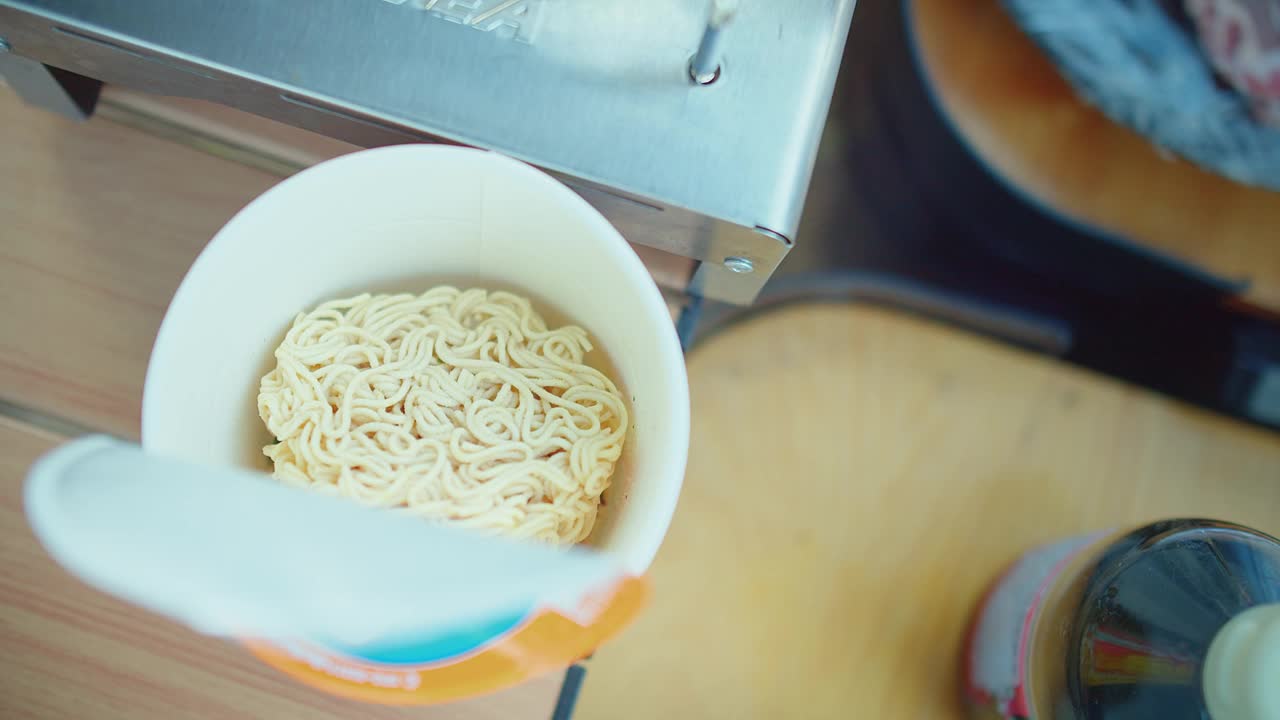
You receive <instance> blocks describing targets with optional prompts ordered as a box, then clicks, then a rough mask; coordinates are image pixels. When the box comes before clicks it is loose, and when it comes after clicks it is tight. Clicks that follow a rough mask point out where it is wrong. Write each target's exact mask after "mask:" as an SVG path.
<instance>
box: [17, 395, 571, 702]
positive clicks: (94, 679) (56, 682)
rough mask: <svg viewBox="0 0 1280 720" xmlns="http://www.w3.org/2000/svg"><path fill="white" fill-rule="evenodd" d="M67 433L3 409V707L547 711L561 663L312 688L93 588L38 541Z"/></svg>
mask: <svg viewBox="0 0 1280 720" xmlns="http://www.w3.org/2000/svg"><path fill="white" fill-rule="evenodd" d="M61 440H62V438H60V437H57V436H55V435H52V434H50V433H47V432H43V431H40V430H36V429H35V428H32V427H29V426H25V425H22V424H20V423H17V422H15V421H12V420H9V419H7V418H4V417H0V567H3V568H5V572H4V573H0V716H4V717H7V718H10V717H11V718H33V719H35V718H39V719H40V720H46V719H49V720H51V719H53V718H77V719H79V718H88V717H92V718H95V720H110V719H112V718H120V719H122V720H124V719H126V718H127V719H128V720H148V719H154V720H172V719H173V718H185V717H190V718H247V717H271V718H300V717H306V718H333V719H334V720H337V719H338V718H343V719H344V720H346V719H349V718H440V719H441V720H445V719H449V720H499V719H502V720H507V719H509V718H529V719H531V720H532V719H535V718H536V719H538V720H547V719H548V718H550V717H551V714H552V710H553V708H554V707H555V703H556V700H557V698H558V696H559V692H560V685H561V682H562V677H563V676H562V674H561V673H552V674H550V675H547V676H544V677H542V678H540V679H538V680H535V681H533V682H531V683H528V684H526V685H523V686H521V687H518V688H514V689H511V690H507V691H505V692H503V693H499V694H496V695H492V696H489V697H485V698H482V699H478V700H471V701H466V702H461V703H454V704H450V705H446V706H441V707H437V708H416V709H415V708H386V707H381V706H375V705H364V704H358V703H354V702H349V701H346V700H340V699H337V698H333V697H331V696H328V695H325V694H322V693H319V692H317V691H314V690H311V689H310V688H307V687H305V686H303V685H300V684H298V683H296V682H294V681H293V680H291V679H289V678H287V677H285V676H284V675H282V674H280V673H277V672H276V671H275V670H272V669H270V668H268V667H266V666H265V665H262V664H261V663H259V662H258V661H257V660H256V659H254V658H253V657H252V656H251V655H250V654H249V653H248V651H246V650H243V649H241V648H240V647H238V646H236V645H235V644H233V643H230V642H225V641H221V640H217V639H213V638H208V637H204V636H202V635H197V634H196V633H194V632H192V631H190V630H187V629H186V628H185V627H181V626H179V625H177V624H174V623H171V622H168V621H166V620H163V619H161V618H158V617H157V616H155V615H152V614H150V613H147V612H145V611H143V610H140V609H138V608H135V607H132V606H130V605H126V604H125V603H122V602H119V601H117V600H115V599H113V598H110V597H107V596H106V595H103V594H101V593H98V592H96V591H94V590H91V589H89V588H87V587H85V586H84V585H82V584H81V583H79V582H78V581H77V580H75V579H73V578H72V577H71V576H70V575H68V574H67V573H66V572H64V571H63V570H62V569H61V568H60V567H58V566H57V565H56V564H55V563H54V562H53V560H52V559H51V558H49V556H48V555H47V554H45V552H44V550H43V549H42V548H41V547H40V546H39V544H38V543H37V542H36V539H35V537H34V536H33V535H32V534H31V531H30V529H29V528H28V527H27V523H26V518H25V516H24V515H23V511H22V478H23V477H24V475H25V474H26V471H27V467H28V466H29V465H30V463H31V461H32V460H34V459H35V458H36V457H37V456H38V455H39V454H40V453H42V452H44V451H46V450H48V449H50V448H52V447H53V446H54V445H56V444H57V443H59V442H61Z"/></svg>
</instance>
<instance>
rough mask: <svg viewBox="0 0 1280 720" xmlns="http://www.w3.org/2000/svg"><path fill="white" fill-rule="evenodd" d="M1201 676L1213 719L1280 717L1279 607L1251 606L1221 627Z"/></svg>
mask: <svg viewBox="0 0 1280 720" xmlns="http://www.w3.org/2000/svg"><path fill="white" fill-rule="evenodd" d="M1203 677H1204V680H1203V683H1204V685H1203V687H1204V698H1205V703H1206V705H1207V706H1208V710H1209V716H1210V717H1212V718H1213V720H1274V719H1275V718H1280V603H1273V604H1269V605H1259V606H1257V607H1253V608H1250V609H1248V610H1245V611H1244V612H1242V613H1240V614H1239V615H1236V616H1235V617H1233V618H1231V620H1229V621H1228V622H1227V624H1226V625H1223V626H1222V629H1221V630H1219V631H1218V634H1217V635H1215V636H1214V638H1213V642H1212V643H1211V644H1210V645H1209V654H1208V656H1207V657H1206V658H1205V662H1204V676H1203Z"/></svg>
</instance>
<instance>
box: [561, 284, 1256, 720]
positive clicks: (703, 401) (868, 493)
mask: <svg viewBox="0 0 1280 720" xmlns="http://www.w3.org/2000/svg"><path fill="white" fill-rule="evenodd" d="M689 373H690V383H691V388H692V394H693V437H692V443H691V446H690V450H691V456H690V464H689V471H688V474H687V478H686V480H685V486H684V492H683V494H682V495H681V498H680V506H679V508H678V510H677V512H676V516H675V519H674V522H673V524H672V527H671V531H670V534H669V535H668V536H667V539H666V542H665V544H664V545H663V547H662V549H661V550H660V551H659V553H658V557H657V560H656V562H655V564H654V566H653V569H652V579H653V585H654V589H655V593H654V602H653V605H652V606H651V607H650V608H649V609H648V610H647V611H646V612H645V614H643V615H642V616H641V618H640V619H639V621H638V623H637V625H636V626H635V627H633V628H631V629H630V630H628V631H627V632H626V633H625V634H624V635H623V636H622V637H620V638H619V639H618V640H617V641H615V642H613V643H611V644H610V645H608V646H607V647H605V648H603V649H602V650H601V651H600V652H599V653H597V654H596V656H595V658H594V659H593V660H592V665H591V681H590V682H589V683H587V684H586V685H585V687H584V688H583V694H582V699H581V702H580V705H579V713H578V716H579V717H580V718H582V720H593V719H595V718H611V719H617V720H627V719H629V718H636V719H637V720H639V719H644V720H648V719H650V718H683V717H689V718H701V717H717V718H721V717H723V718H736V719H738V720H746V719H749V718H780V717H804V718H877V719H885V720H891V719H893V718H902V719H903V720H906V719H908V718H910V719H912V720H914V719H916V718H934V719H945V718H956V719H957V720H959V719H960V718H964V717H966V715H965V713H964V712H963V710H962V708H961V706H960V691H959V687H958V678H959V665H958V663H959V658H960V646H961V641H962V638H963V636H964V632H965V629H966V624H967V622H968V619H969V617H970V614H971V613H972V612H973V611H974V608H975V606H976V604H977V602H978V600H979V596H980V594H981V593H982V592H983V590H984V589H985V588H986V586H987V585H988V583H990V582H991V581H992V580H993V579H994V578H995V577H996V575H997V574H998V573H999V572H1000V570H1001V569H1002V568H1003V567H1004V566H1005V565H1006V564H1007V563H1009V562H1010V561H1011V560H1012V559H1013V558H1014V557H1015V556H1016V555H1017V554H1019V553H1020V552H1021V551H1023V550H1025V549H1028V548H1029V547H1031V546H1033V545H1035V544H1037V543H1041V542H1045V541H1049V540H1053V539H1055V538H1061V537H1066V536H1070V535H1073V534H1079V533H1083V532H1086V531H1092V530H1097V529H1101V528H1107V527H1117V526H1127V525H1131V524H1136V523H1139V522H1142V521H1145V520H1152V519H1157V518H1166V517H1176V516H1200V517H1203V516H1208V517H1219V518H1221V519H1226V520H1235V521H1237V522H1242V523H1244V524H1247V525H1251V526H1253V527H1257V528H1259V529H1261V530H1263V531H1267V532H1271V533H1280V503H1277V502H1276V493H1277V491H1278V490H1280V470H1278V468H1280V435H1276V434H1274V433H1268V432H1264V431H1261V430H1258V429H1255V428H1252V427H1249V426H1245V425H1240V424H1237V423H1234V422H1232V421H1229V420H1225V419H1223V418H1221V417H1218V416H1213V415H1209V414H1206V413H1201V412H1199V411H1196V410H1193V409H1189V408H1187V407H1185V406H1182V405H1179V404H1177V403H1175V402H1173V401H1171V400H1168V399H1166V398H1163V397H1161V396H1157V395H1153V394H1150V393H1147V392H1145V391H1141V390H1137V389H1134V388H1132V387H1129V386H1126V385H1122V384H1119V383H1116V382H1113V381H1110V380H1107V379H1104V378H1100V377H1098V376H1095V375H1091V374H1088V373H1085V372H1082V371H1079V370H1077V369H1074V368H1072V367H1069V366H1065V365H1061V364H1058V363H1055V362H1053V361H1050V360H1046V359H1044V358H1043V357H1040V356H1035V355H1029V354H1024V353H1021V352H1017V351H1014V350H1011V349H1009V348H1007V347H1005V346H1003V345H999V344H996V343H993V342H990V341H986V340H982V339H979V338H975V337H972V336H969V335H965V334H962V333H959V332H957V331H955V330H951V329H947V328H943V327H941V326H937V325H932V324H928V323H925V322H923V321H919V320H915V319H912V318H910V317H908V316H904V315H899V314H895V313H892V312H888V311H882V310H876V309H871V308H865V307H854V306H798V307H791V308H787V309H781V310H777V311H774V312H772V313H770V314H767V315H764V316H761V317H757V318H755V319H752V320H749V321H746V322H745V323H744V324H742V325H738V326H735V327H733V328H730V329H728V330H726V331H725V332H724V334H721V335H718V336H715V337H713V338H711V339H710V340H708V341H707V343H706V344H705V345H704V346H701V347H698V348H695V350H694V351H693V353H692V354H691V356H690V358H689Z"/></svg>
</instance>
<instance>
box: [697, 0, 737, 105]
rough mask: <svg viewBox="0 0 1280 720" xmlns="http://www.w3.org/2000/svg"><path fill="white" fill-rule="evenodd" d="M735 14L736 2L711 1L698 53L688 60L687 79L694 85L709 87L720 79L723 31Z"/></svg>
mask: <svg viewBox="0 0 1280 720" xmlns="http://www.w3.org/2000/svg"><path fill="white" fill-rule="evenodd" d="M737 12H738V0H712V2H711V11H710V13H709V15H708V17H707V26H706V28H704V29H703V31H702V40H701V41H700V42H699V43H698V52H696V53H694V55H693V57H692V58H690V59H689V77H690V79H692V80H693V81H694V82H695V83H697V84H699V85H710V84H711V83H713V82H715V81H716V80H719V79H720V67H721V64H722V63H721V54H722V52H723V48H724V31H725V28H726V27H727V26H728V25H729V22H730V21H731V20H733V16H734V15H735V14H737Z"/></svg>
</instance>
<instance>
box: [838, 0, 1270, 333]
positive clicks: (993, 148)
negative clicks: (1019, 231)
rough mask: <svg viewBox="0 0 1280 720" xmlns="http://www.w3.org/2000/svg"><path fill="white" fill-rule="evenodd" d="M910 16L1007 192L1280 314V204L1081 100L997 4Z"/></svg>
mask: <svg viewBox="0 0 1280 720" xmlns="http://www.w3.org/2000/svg"><path fill="white" fill-rule="evenodd" d="M866 2H895V3H896V2H898V0H866ZM911 7H912V12H911V22H912V26H913V27H914V28H915V32H916V36H917V39H918V46H919V48H920V54H921V57H922V60H923V62H924V64H925V66H926V70H927V73H928V75H929V77H930V79H931V81H932V84H933V86H934V88H935V90H936V91H937V95H938V97H939V99H940V100H941V102H942V105H943V108H944V110H945V111H946V113H947V114H948V115H949V116H950V117H951V119H952V120H953V121H954V123H955V124H956V126H957V127H958V128H959V130H960V132H961V133H962V134H963V135H964V136H965V138H966V139H967V140H968V141H969V143H970V144H971V145H972V146H973V148H974V149H975V151H976V152H977V153H978V154H979V155H980V156H981V157H983V158H984V159H985V160H986V161H987V162H988V163H990V164H991V165H992V166H993V167H994V168H995V170H996V171H997V172H998V173H1000V174H1001V175H1003V176H1004V177H1005V178H1006V179H1007V180H1008V181H1009V182H1010V183H1012V184H1013V185H1015V186H1017V187H1018V188H1020V189H1022V190H1023V191H1024V192H1027V193H1029V194H1030V195H1031V196H1033V197H1035V198H1037V199H1038V200H1039V201H1040V202H1042V203H1044V204H1046V205H1048V206H1049V207H1052V208H1055V209H1056V210H1058V211H1059V212H1062V213H1065V214H1067V215H1070V216H1072V217H1075V218H1077V219H1079V220H1082V221H1084V222H1086V223H1089V224H1092V225H1095V226H1098V227H1102V228H1105V229H1107V230H1110V231H1113V232H1115V233H1118V234H1120V235H1122V236H1124V237H1128V238H1130V239H1133V240H1136V241H1138V242H1140V243H1142V244H1146V245H1148V246H1151V247H1154V248H1157V249H1160V250H1163V251H1165V252H1168V253H1170V254H1172V255H1174V256H1177V257H1180V258H1182V259H1185V260H1188V261H1190V262H1192V263H1196V264H1201V265H1204V266H1205V267H1207V268H1209V269H1210V270H1212V271H1213V272H1216V273H1219V274H1221V275H1223V276H1226V277H1231V278H1248V279H1250V280H1251V281H1252V287H1251V288H1250V289H1249V292H1248V296H1249V297H1250V299H1252V300H1254V301H1256V302H1259V303H1262V304H1264V305H1267V306H1268V307H1270V308H1272V309H1280V230H1278V228H1280V193H1277V192H1274V191H1269V190H1262V189H1258V188H1251V187H1246V186H1244V185H1240V184H1237V183H1235V182H1233V181H1231V180H1228V179H1226V178H1224V177H1221V176H1219V175H1215V174H1213V173H1210V172H1208V171H1205V170H1201V169H1200V168H1198V167H1197V166H1195V165H1192V164H1191V163H1189V162H1186V161H1184V160H1179V159H1177V158H1175V157H1173V156H1171V155H1169V154H1167V153H1162V152H1160V151H1158V150H1157V149H1156V148H1155V147H1154V146H1153V145H1151V143H1149V142H1147V141H1146V140H1145V139H1144V138H1142V137H1141V136H1139V135H1138V134H1136V133H1134V132H1131V131H1130V130H1128V129H1126V128H1124V127H1121V126H1120V125H1117V124H1115V123H1113V122H1111V121H1110V120H1109V119H1108V118H1107V117H1106V116H1105V115H1103V114H1102V113H1101V112H1100V111H1098V110H1097V109H1095V108H1093V107H1092V106H1090V105H1087V104H1085V103H1084V102H1083V101H1082V100H1080V99H1079V97H1078V96H1077V95H1076V93H1075V92H1074V91H1073V90H1072V89H1071V87H1070V86H1069V85H1068V84H1067V83H1066V81H1065V80H1063V79H1062V77H1061V76H1060V75H1059V74H1058V72H1057V70H1056V69H1055V68H1054V66H1053V64H1052V63H1051V62H1050V61H1049V59H1048V58H1047V57H1046V56H1045V54H1044V53H1043V52H1041V51H1040V49H1039V48H1038V47H1036V45H1035V44H1034V43H1033V42H1032V41H1031V40H1030V39H1029V38H1028V37H1027V36H1026V35H1024V34H1023V33H1022V32H1021V31H1020V30H1019V28H1018V26H1017V25H1016V24H1015V23H1014V22H1013V20H1012V19H1011V18H1010V17H1009V16H1008V15H1007V13H1005V12H1004V10H1003V8H1002V7H1001V6H1000V2H999V0H911ZM855 21H856V19H855ZM1029 241H1033V240H1029Z"/></svg>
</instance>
